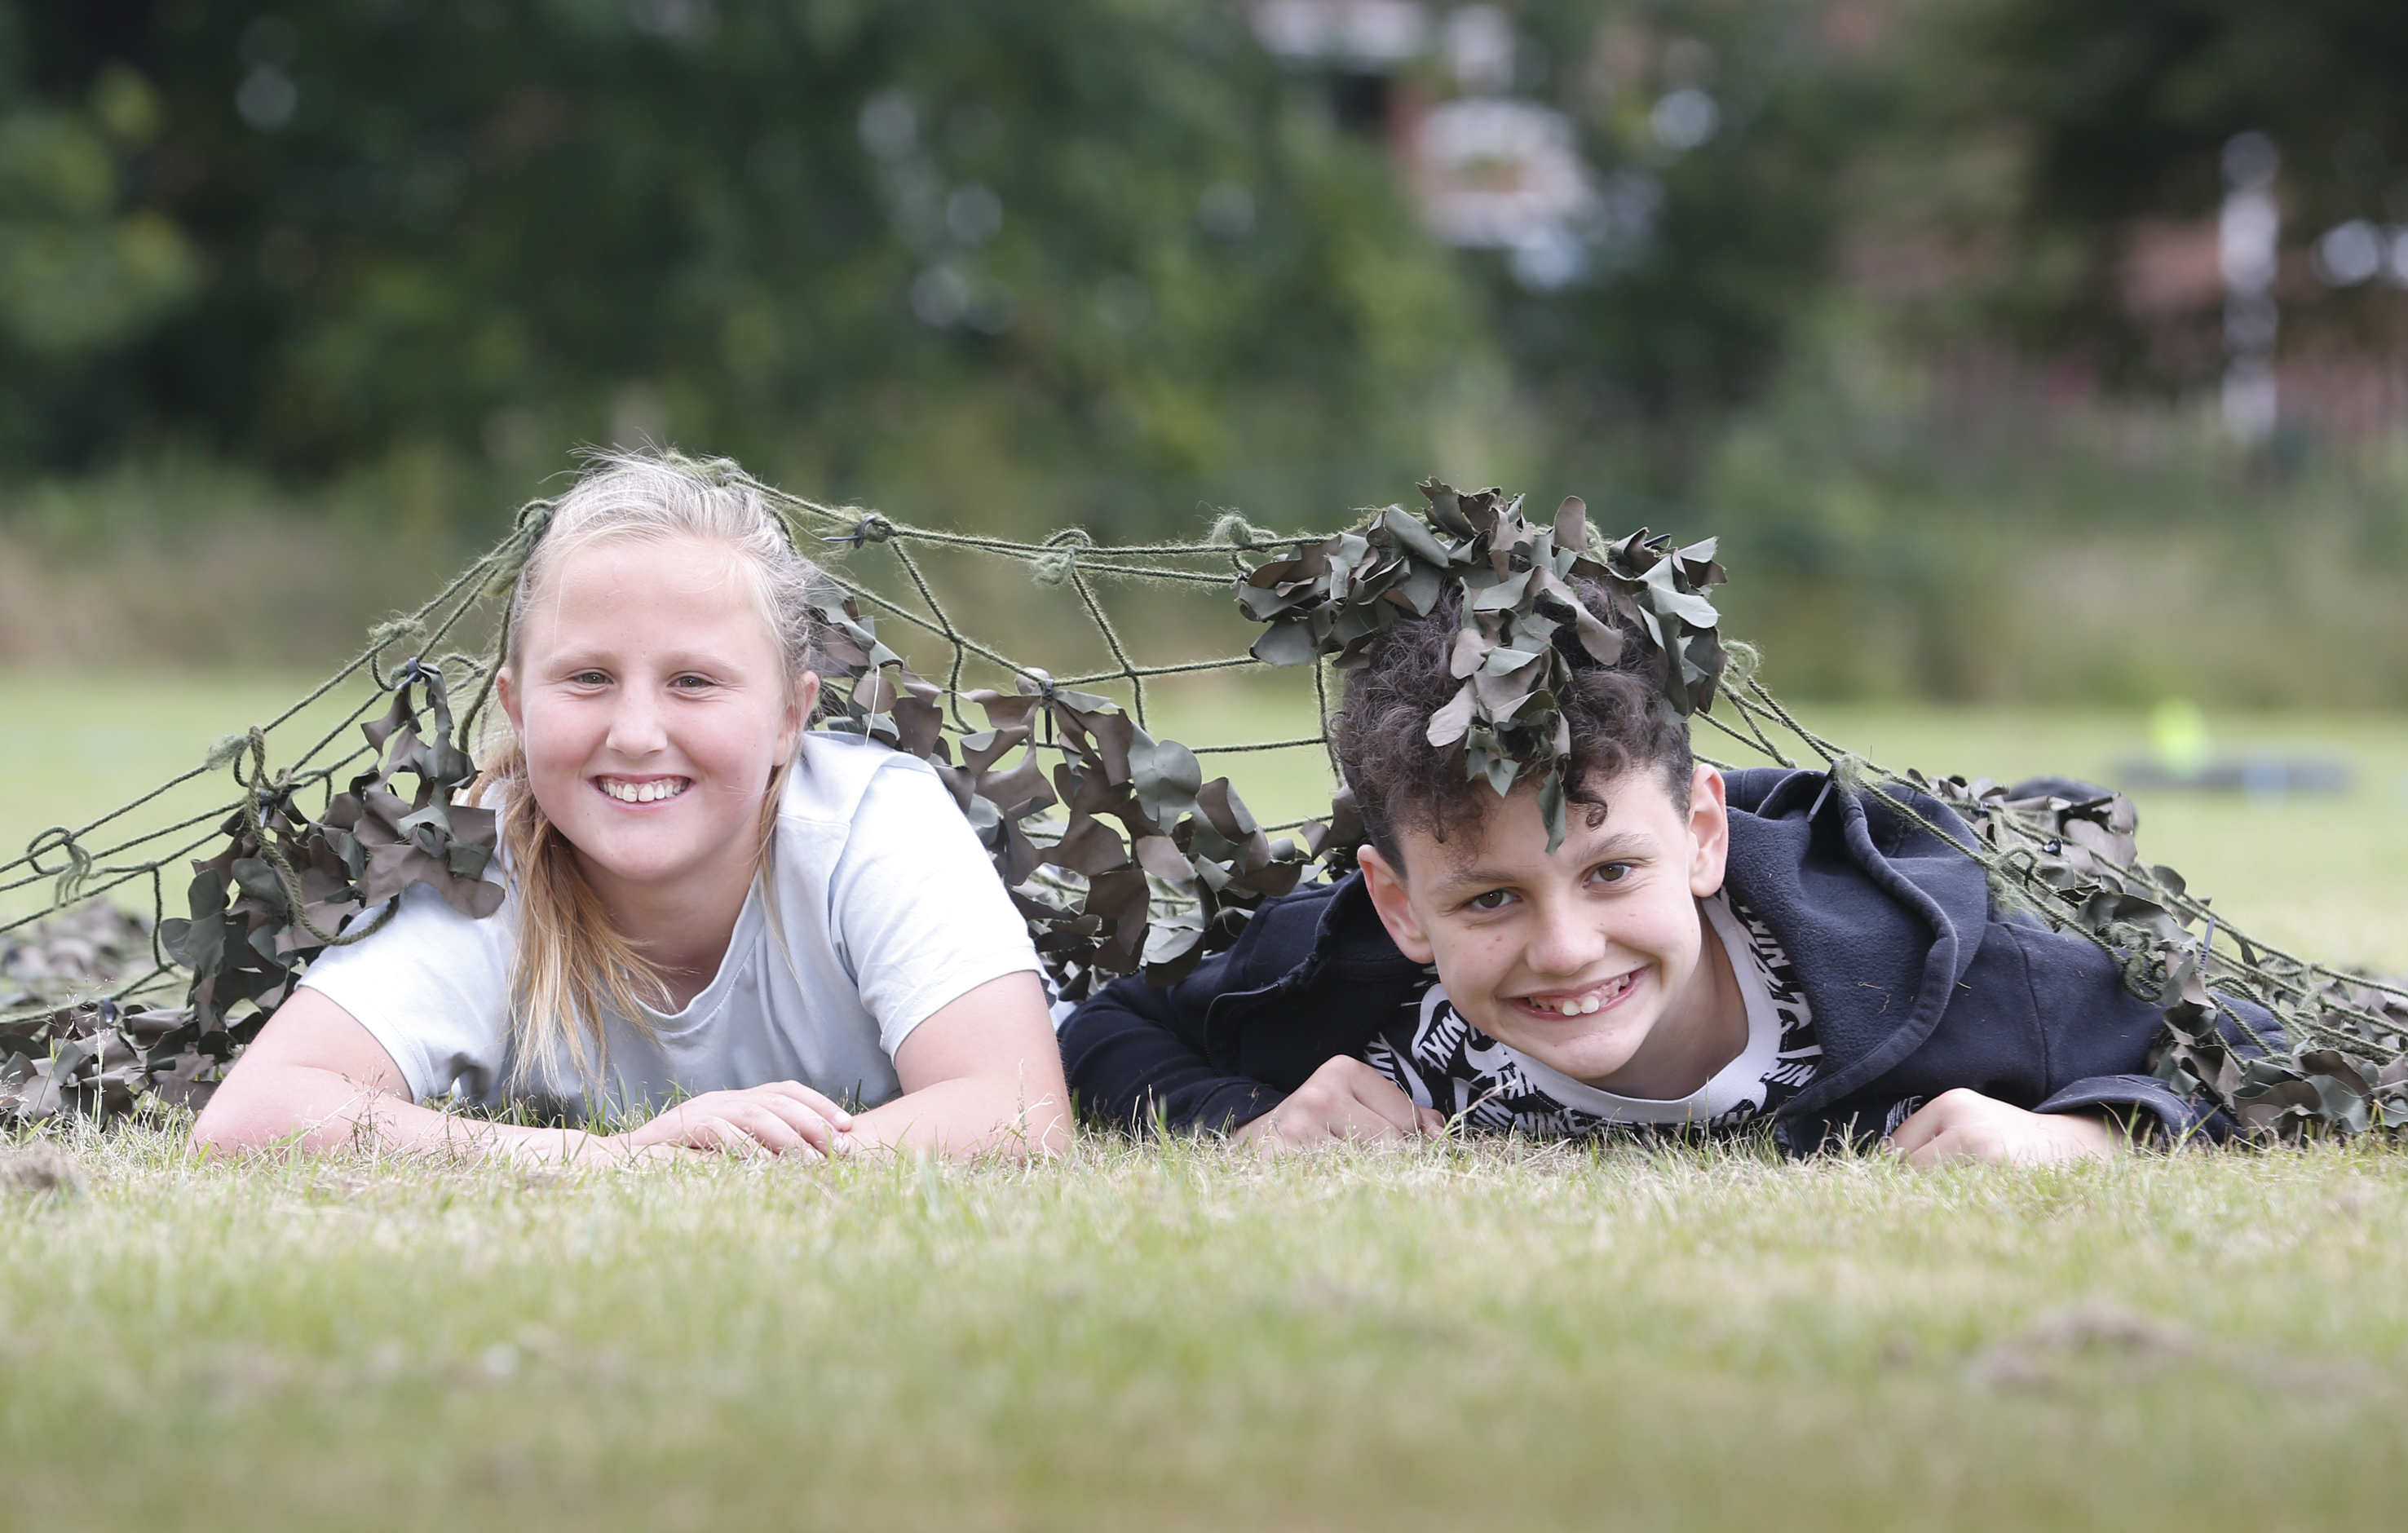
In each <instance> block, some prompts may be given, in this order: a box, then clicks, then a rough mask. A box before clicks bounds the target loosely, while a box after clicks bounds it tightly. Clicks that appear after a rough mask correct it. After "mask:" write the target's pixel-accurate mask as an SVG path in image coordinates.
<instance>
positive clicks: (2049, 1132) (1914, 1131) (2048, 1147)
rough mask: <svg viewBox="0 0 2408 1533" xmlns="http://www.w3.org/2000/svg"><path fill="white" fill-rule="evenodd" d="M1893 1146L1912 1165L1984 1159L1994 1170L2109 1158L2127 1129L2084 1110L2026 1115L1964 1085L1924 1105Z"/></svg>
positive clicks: (2119, 1147) (2122, 1144)
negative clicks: (2124, 1129) (2120, 1128)
mask: <svg viewBox="0 0 2408 1533" xmlns="http://www.w3.org/2000/svg"><path fill="white" fill-rule="evenodd" d="M1889 1143H1890V1148H1891V1149H1893V1150H1896V1151H1897V1152H1898V1153H1900V1154H1902V1155H1904V1156H1905V1157H1906V1159H1907V1164H1909V1165H1911V1166H1939V1165H1942V1164H1944V1163H1946V1162H1948V1161H1952V1160H1978V1161H1981V1162H1983V1163H1984V1164H1985V1165H1989V1166H2043V1165H2047V1164H2049V1163H2051V1162H2056V1161H2069V1160H2108V1159H2112V1158H2114V1156H2115V1155H2116V1154H2118V1153H2121V1152H2122V1151H2123V1149H2124V1148H2125V1139H2124V1135H2123V1133H2122V1131H2121V1130H2119V1129H2117V1128H2115V1127H2114V1125H2110V1124H2109V1123H2108V1122H2107V1121H2106V1120H2105V1119H2103V1118H2098V1117H2093V1116H2091V1115H2090V1114H2088V1113H2083V1112H2026V1111H2025V1110H2023V1109H2022V1108H2019V1107H2009V1106H2008V1105H2007V1104H2006V1103H2004V1102H2001V1101H2000V1100H1998V1099H1997V1098H1996V1097H1992V1096H1983V1095H1982V1094H1981V1093H1980V1092H1978V1091H1971V1090H1968V1089H1966V1088H1965V1087H1962V1086H1959V1087H1958V1088H1957V1089H1956V1090H1955V1091H1944V1092H1942V1093H1941V1094H1940V1095H1939V1096H1935V1097H1933V1098H1932V1099H1931V1100H1930V1101H1929V1102H1928V1103H1926V1104H1924V1107H1923V1109H1922V1110H1920V1111H1918V1112H1916V1113H1915V1114H1914V1116H1913V1117H1911V1118H1909V1119H1907V1120H1906V1122H1904V1123H1902V1124H1900V1125H1898V1130H1897V1132H1895V1133H1893V1134H1892V1135H1890V1137H1889Z"/></svg>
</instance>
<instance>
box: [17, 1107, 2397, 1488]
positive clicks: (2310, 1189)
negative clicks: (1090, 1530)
mask: <svg viewBox="0 0 2408 1533" xmlns="http://www.w3.org/2000/svg"><path fill="white" fill-rule="evenodd" d="M70 1143H71V1155H72V1159H73V1162H74V1164H75V1166H76V1167H77V1168H78V1169H79V1175H80V1177H81V1180H82V1181H83V1182H84V1184H85V1190H83V1191H82V1192H81V1193H79V1194H68V1195H61V1194H57V1193H44V1194H36V1195H27V1194H22V1193H21V1194H17V1195H14V1196H5V1195H0V1231H5V1232H6V1239H5V1240H0V1369H5V1374H6V1377H7V1380H8V1381H9V1382H8V1385H7V1389H6V1390H5V1391H0V1465H5V1466H6V1467H7V1474H8V1478H9V1498H8V1505H9V1510H10V1520H11V1521H12V1522H16V1521H18V1520H22V1522H21V1524H20V1525H21V1526H50V1525H62V1526H92V1527H115V1526H124V1527H133V1526H141V1527H146V1528H177V1527H208V1526H228V1525H231V1524H236V1523H238V1524H240V1525H241V1526H247V1527H262V1528H274V1527H285V1526H294V1527H298V1526H310V1527H318V1528H343V1527H378V1528H387V1527H419V1526H424V1527H439V1526H511V1527H514V1528H538V1529H539V1528H549V1527H577V1528H616V1527H629V1528H636V1527H642V1528H652V1527H713V1526H742V1525H746V1524H753V1525H769V1526H794V1525H798V1524H818V1523H825V1522H840V1523H842V1524H843V1525H845V1526H850V1527H854V1528H865V1529H867V1528H885V1527H896V1528H920V1527H932V1526H934V1527H948V1528H951V1527H968V1528H1023V1527H1028V1528H1034V1527H1049V1528H1050V1527H1058V1526H1075V1527H1090V1526H1093V1527H1132V1526H1138V1527H1161V1528H1166V1529H1183V1528H1197V1529H1206V1528H1222V1527H1227V1526H1252V1527H1268V1528H1341V1527H1342V1528H1355V1527H1363V1528H1369V1527H1381V1528H1404V1529H1410V1528H1421V1527H1433V1528H1434V1527H1444V1526H1467V1525H1469V1526H1501V1527H1531V1528H1546V1527H1591V1526H1598V1525H1600V1524H1604V1525H1606V1526H1645V1527H1665V1528H1689V1527H1695V1528H1722V1527H1728V1526H1742V1525H1745V1524H1748V1523H1752V1522H1756V1521H1761V1520H1763V1519H1766V1518H1778V1519H1779V1520H1780V1521H1781V1522H1782V1523H1783V1524H1784V1525H1785V1526H1798V1527H1801V1528H1807V1529H1815V1528H1826V1527H1828V1528H1852V1529H1853V1528H1888V1527H1899V1528H1907V1527H1914V1528H1921V1527H1933V1526H1938V1527H1951V1528H1991V1527H1997V1528H2020V1527H2031V1526H2071V1527H2109V1526H2113V1527H2118V1528H2170V1529H2171V1528H2183V1529H2202V1528H2226V1527H2230V1528H2244V1527H2246V1528H2263V1527H2310V1526H2376V1525H2378V1524H2379V1523H2380V1522H2381V1521H2385V1520H2387V1518H2388V1516H2389V1515H2390V1514H2391V1513H2390V1512H2386V1510H2385V1509H2386V1507H2389V1508H2393V1509H2394V1510H2395V1511H2396V1503H2397V1500H2398V1497H2399V1493H2400V1490H2401V1486H2402V1485H2403V1483H2408V1426H2402V1422H2403V1420H2408V1417H2403V1415H2402V1411H2401V1407H2402V1406H2403V1404H2408V1400H2403V1398H2402V1397H2403V1394H2408V1390H2403V1385H2402V1383H2401V1378H2402V1374H2401V1362H2402V1361H2403V1345H2408V1314H2403V1311H2402V1310H2401V1306H2400V1304H2399V1299H2398V1284H2397V1272H2398V1270H2399V1269H2400V1267H2401V1263H2402V1262H2403V1261H2408V1160H2403V1159H2402V1158H2401V1156H2400V1155H2399V1154H2397V1153H2391V1152H2387V1151H2382V1150H2375V1149H2371V1148H2353V1149H2332V1148H2318V1149H2311V1150H2306V1151H2300V1152H2280V1153H2192V1154H2183V1155H2177V1156H2173V1157H2167V1158H2159V1157H2143V1158H2140V1159H2137V1160H2134V1161H2131V1162H2128V1163H2126V1164H2122V1165H2118V1166H2114V1167H2100V1168H2073V1169H2042V1170H2000V1169H1984V1168H1962V1169H1952V1170H1947V1171H1942V1172H1938V1173H1928V1174H1918V1173H1914V1172H1912V1171H1909V1170H1906V1169H1904V1168H1900V1167H1898V1166H1896V1165H1893V1164H1890V1163H1887V1162H1885V1161H1883V1160H1852V1159H1842V1160H1833V1161H1825V1162H1820V1163H1815V1164H1811V1165H1797V1166H1793V1165H1783V1164H1778V1163H1773V1162H1769V1161H1766V1160H1762V1159H1759V1158H1757V1157H1756V1155H1754V1154H1753V1153H1749V1152H1748V1151H1746V1150H1744V1149H1740V1150H1728V1151H1720V1152H1690V1151H1648V1150H1640V1149H1632V1148H1608V1149H1603V1150H1598V1151H1583V1150H1572V1149H1565V1148H1552V1149H1541V1148H1535V1147H1531V1146H1527V1145H1518V1144H1511V1143H1492V1144H1486V1145H1481V1146H1474V1147H1469V1148H1444V1147H1438V1148H1426V1149H1420V1150H1412V1151H1398V1152H1368V1151H1367V1152H1349V1153H1338V1154H1335V1155H1332V1156H1328V1157H1324V1158H1319V1159H1314V1160H1310V1161H1303V1162H1296V1163H1290V1164H1286V1165H1282V1166H1277V1167H1265V1166H1262V1165H1258V1164H1256V1163H1254V1162H1253V1161H1251V1160H1250V1159H1246V1158H1243V1157H1241V1156H1238V1155H1234V1154H1230V1153H1225V1152H1223V1151H1221V1150H1219V1149H1218V1148H1215V1147H1209V1146H1207V1147H1198V1146H1189V1145H1176V1146H1171V1147H1168V1148H1167V1149H1163V1150H1159V1151H1156V1150H1154V1149H1150V1148H1132V1147H1128V1146H1125V1145H1122V1144H1119V1143H1116V1142H1112V1141H1101V1142H1095V1143H1090V1144H1088V1145H1087V1146H1085V1147H1083V1148H1082V1150H1080V1151H1079V1152H1077V1153H1074V1154H1073V1155H1072V1156H1071V1157H1070V1158H1068V1160H1066V1161H1064V1162H1062V1163H1059V1164H1054V1165H1048V1166H1041V1167H1033V1168H1022V1167H1013V1166H1007V1165H994V1166H982V1167H973V1168H943V1167H939V1166H934V1165H929V1164H925V1163H911V1162H903V1163H893V1164H886V1165H873V1166H859V1167H851V1166H848V1167H839V1168H812V1169H806V1168H795V1167H787V1166H782V1165H758V1164H749V1165H748V1164H735V1163H721V1164H704V1165H695V1166H689V1167H675V1168H658V1169H651V1170H646V1171H641V1172H611V1171H601V1170H595V1171H590V1172H584V1173H571V1174H567V1175H559V1174H553V1173H549V1172H530V1171H517V1170H509V1169H501V1168H478V1167H462V1166H451V1165H443V1164H437V1163H426V1162H420V1163H415V1164H411V1163H395V1162H391V1161H380V1160H378V1159H376V1158H375V1157H374V1156H373V1155H372V1154H366V1153H363V1154H358V1155H335V1156H329V1157H324V1158H320V1159H315V1160H308V1161H300V1162H294V1163H289V1164H276V1163H250V1164H240V1165H231V1166H229V1165H203V1164H198V1163H196V1162H194V1161H193V1160H192V1159H190V1158H188V1156H187V1155H186V1153H184V1151H183V1149H182V1148H181V1145H180V1143H179V1136H178V1135H177V1134H176V1133H175V1132H174V1131H173V1130H172V1128H171V1129H165V1130H162V1129H146V1128H135V1129H131V1130H125V1131H121V1132H119V1133H116V1134H114V1135H112V1136H110V1137H108V1138H107V1139H92V1138H83V1139H72V1140H71V1141H70Z"/></svg>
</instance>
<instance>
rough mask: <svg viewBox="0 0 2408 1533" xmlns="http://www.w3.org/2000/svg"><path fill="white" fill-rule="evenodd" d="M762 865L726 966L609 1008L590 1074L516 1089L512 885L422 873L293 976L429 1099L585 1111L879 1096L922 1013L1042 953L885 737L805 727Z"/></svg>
mask: <svg viewBox="0 0 2408 1533" xmlns="http://www.w3.org/2000/svg"><path fill="white" fill-rule="evenodd" d="M489 876H494V877H498V876H499V875H498V873H497V872H496V873H495V874H492V875H489ZM770 877H771V878H772V879H773V880H774V881H775V885H776V897H775V898H774V899H765V898H764V897H763V894H764V892H763V887H762V882H761V881H759V880H755V881H754V882H753V890H752V892H751V893H750V894H749V895H747V896H746V897H745V901H744V909H743V910H742V912H741V913H740V914H739V915H738V917H737V918H736V928H735V932H734V935H733V936H732V937H731V938H729V940H728V945H727V953H726V955H725V957H724V958H723V959H722V960H721V961H720V966H719V972H718V973H717V974H716V975H715V976H713V978H712V979H711V981H710V984H708V985H707V986H705V987H704V988H703V990H702V992H701V993H700V994H699V995H697V996H695V997H694V999H693V1000H692V1001H690V1002H689V1003H688V1004H687V1005H686V1006H685V1008H684V1009H683V1010H679V1011H676V1012H667V1013H664V1012H658V1011H654V1010H651V1009H650V1008H645V1009H644V1015H645V1019H646V1020H647V1021H648V1022H649V1023H650V1024H651V1032H650V1036H649V1037H648V1036H646V1034H645V1032H644V1031H643V1030H640V1029H638V1028H637V1027H635V1026H632V1025H630V1024H628V1023H627V1022H626V1021H625V1020H624V1019H623V1018H621V1017H618V1016H615V1015H612V1016H608V1017H606V1018H605V1023H604V1025H605V1034H606V1037H607V1038H608V1039H609V1067H608V1071H607V1074H606V1076H605V1078H604V1079H603V1081H602V1082H599V1083H598V1086H597V1085H596V1084H595V1083H593V1082H584V1081H582V1080H581V1079H580V1078H579V1076H578V1074H577V1071H576V1068H575V1066H574V1064H573V1062H572V1061H571V1060H569V1059H567V1058H566V1057H560V1058H555V1059H552V1060H548V1061H540V1062H538V1063H537V1065H536V1067H535V1069H534V1070H533V1071H532V1073H531V1075H530V1078H529V1080H528V1081H527V1082H526V1083H525V1084H524V1085H523V1086H519V1087H516V1088H514V1089H508V1090H506V1083H507V1082H509V1073H510V1069H511V1067H512V1066H513V1065H514V1063H515V1060H514V1059H513V1058H512V1057H511V1055H510V1053H509V1000H510V995H509V991H510V956H511V953H512V952H513V950H514V949H515V947H516V934H517V929H518V919H517V918H518V906H517V900H516V896H515V895H514V894H513V895H509V896H506V897H505V899H504V901H503V904H502V908H501V909H500V910H498V911H496V912H495V914H494V915H492V916H490V917H488V918H486V919H485V920H482V921H478V920H472V919H470V918H469V917H466V916H464V915H462V914H460V913H459V912H458V911H456V910H452V907H451V906H450V905H448V904H446V903H445V902H444V900H443V899H442V897H441V896H440V895H437V893H436V891H435V890H434V889H433V888H432V887H430V886H428V885H426V884H423V883H419V884H413V885H411V886H410V887H409V889H408V890H406V891H405V892H404V893H403V894H402V895H401V896H400V897H401V912H400V914H398V915H397V916H395V917H394V920H393V924H391V925H389V926H387V927H386V928H385V929H384V930H382V931H380V932H379V933H378V934H377V935H376V936H374V937H372V938H369V939H367V940H366V941H365V942H361V943H359V944H357V945H356V946H353V947H348V948H337V949H334V950H332V951H330V952H328V953H325V954H323V955H322V956H321V957H320V958H319V959H318V960H317V961H316V962H315V963H314V964H312V965H311V966H310V967H309V969H308V972H307V974H306V975H304V977H303V979H302V981H301V982H302V983H303V984H305V985H307V986H308V987H309V988H311V989H313V990H316V991H318V992H319V993H320V994H322V995H323V996H325V997H326V998H327V999H329V1000H331V1001H333V1002H335V1003H336V1004H337V1006H340V1007H341V1008H342V1009H343V1010H346V1011H348V1012H350V1013H351V1015H352V1016H353V1017H356V1018H357V1019H359V1022H360V1024H361V1025H362V1026H364V1027H366V1029H367V1030H368V1031H369V1032H370V1033H372V1034H374V1035H375V1036H376V1039H377V1041H378V1042H380V1043H381V1044H383V1045H384V1047H385V1051H386V1052H387V1053H390V1054H392V1056H393V1060H394V1064H395V1065H396V1066H398V1067H400V1069H401V1073H402V1075H403V1077H404V1078H405V1079H406V1080H407V1081H408V1082H409V1090H410V1093H411V1095H412V1096H415V1097H416V1098H417V1099H419V1100H421V1101H425V1100H428V1099H430V1098H435V1097H441V1096H447V1095H456V1097H457V1098H458V1099H459V1100H462V1101H464V1102H466V1103H470V1104H474V1105H478V1106H482V1107H495V1106H500V1105H503V1103H504V1102H505V1100H506V1099H528V1098H531V1099H534V1100H537V1101H538V1102H541V1103H544V1104H545V1105H546V1106H548V1107H550V1108H551V1109H552V1110H560V1111H564V1112H566V1114H567V1115H568V1116H569V1117H570V1118H572V1119H581V1118H583V1117H585V1116H588V1115H589V1114H590V1113H591V1112H592V1110H595V1109H597V1108H598V1109H601V1110H605V1111H606V1112H607V1113H609V1114H612V1115H620V1116H638V1117H640V1116H647V1115H649V1114H650V1113H651V1112H652V1111H654V1110H658V1109H659V1108H660V1107H662V1106H664V1105H666V1104H667V1102H669V1101H670V1100H673V1099H675V1098H677V1097H680V1096H694V1095H698V1094H700V1093H703V1092H707V1091H722V1090H729V1089H736V1088H741V1087H745V1086H757V1085H765V1084H767V1083H768V1082H773V1081H799V1082H802V1083H804V1084H805V1085H808V1086H811V1087H814V1088H816V1089H817V1090H819V1091H822V1092H824V1093H826V1094H827V1095H828V1096H833V1097H835V1098H837V1099H838V1100H839V1101H841V1102H848V1103H853V1104H858V1105H860V1106H864V1107H874V1106H876V1105H877V1104H879V1103H881V1102H883V1101H886V1100H888V1099H889V1098H891V1097H894V1096H897V1095H899V1094H900V1092H901V1090H902V1086H901V1083H900V1082H898V1081H897V1080H896V1075H895V1066H894V1055H895V1051H896V1049H898V1048H900V1047H902V1044H903V1040H904V1039H906V1038H907V1037H909V1036H910V1032H911V1030H912V1029H913V1028H914V1027H917V1026H918V1025H919V1024H921V1023H922V1022H924V1021H925V1020H926V1019H927V1018H928V1017H929V1016H930V1015H932V1014H934V1013H935V1012H936V1011H938V1010H940V1009H941V1008H943V1007H944V1006H945V1005H946V1003H948V1002H950V1001H952V1000H954V999H956V998H957V997H959V996H963V995H965V994H967V993H968V992H969V991H971V990H973V989H976V988H977V987H978V986H979V985H981V984H983V983H985V982H986V981H989V980H992V979H995V978H997V977H998V976H1000V975H1005V974H1013V973H1018V972H1021V971H1023V970H1028V971H1035V970H1036V969H1037V967H1038V964H1037V955H1036V953H1035V951H1034V950H1033V949H1032V948H1031V947H1030V946H1029V941H1028V935H1027V928H1026V926H1025V924H1023V922H1022V921H1021V918H1020V916H1019V914H1018V912H1016V911H1015V910H1013V909H1012V906H1011V897H1010V896H1009V895H1007V894H1005V892H1004V888H1003V883H1002V881H1001V880H999V879H998V878H996V873H995V868H994V866H993V865H992V864H991V863H990V862H989V861H988V860H987V855H986V852H985V851H984V850H983V849H982V847H981V846H980V845H979V840H978V836H977V834H976V833H975V832H974V831H972V830H971V828H970V825H969V822H968V820H967V819H965V818H964V817H963V815H962V813H961V811H960V809H958V808H956V807H955V805H954V803H953V795H952V794H951V793H950V792H949V791H948V790H947V789H946V787H945V785H944V784H943V782H941V781H939V779H938V777H937V774H936V773H935V772H934V771H932V770H931V769H930V768H929V767H928V766H927V765H926V764H925V763H924V762H921V761H918V760H915V759H913V758H912V757H910V756H909V755H905V754H903V753H901V752H896V751H892V750H889V749H888V748H887V747H885V746H883V745H880V744H877V743H875V742H872V741H867V740H864V739H861V738H857V737H852V736H843V735H829V734H818V733H814V734H810V735H806V736H805V737H804V743H803V747H802V751H801V753H800V754H799V755H798V756H797V758H796V763H795V766H794V769H793V770H792V771H791V772H789V773H788V774H787V777H786V785H785V791H784V793H783V795H781V798H780V800H779V806H778V824H777V830H776V832H775V845H774V849H773V851H772V853H771V862H770ZM372 918H373V916H372V913H371V914H370V915H366V916H363V917H361V919H362V920H367V919H372Z"/></svg>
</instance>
